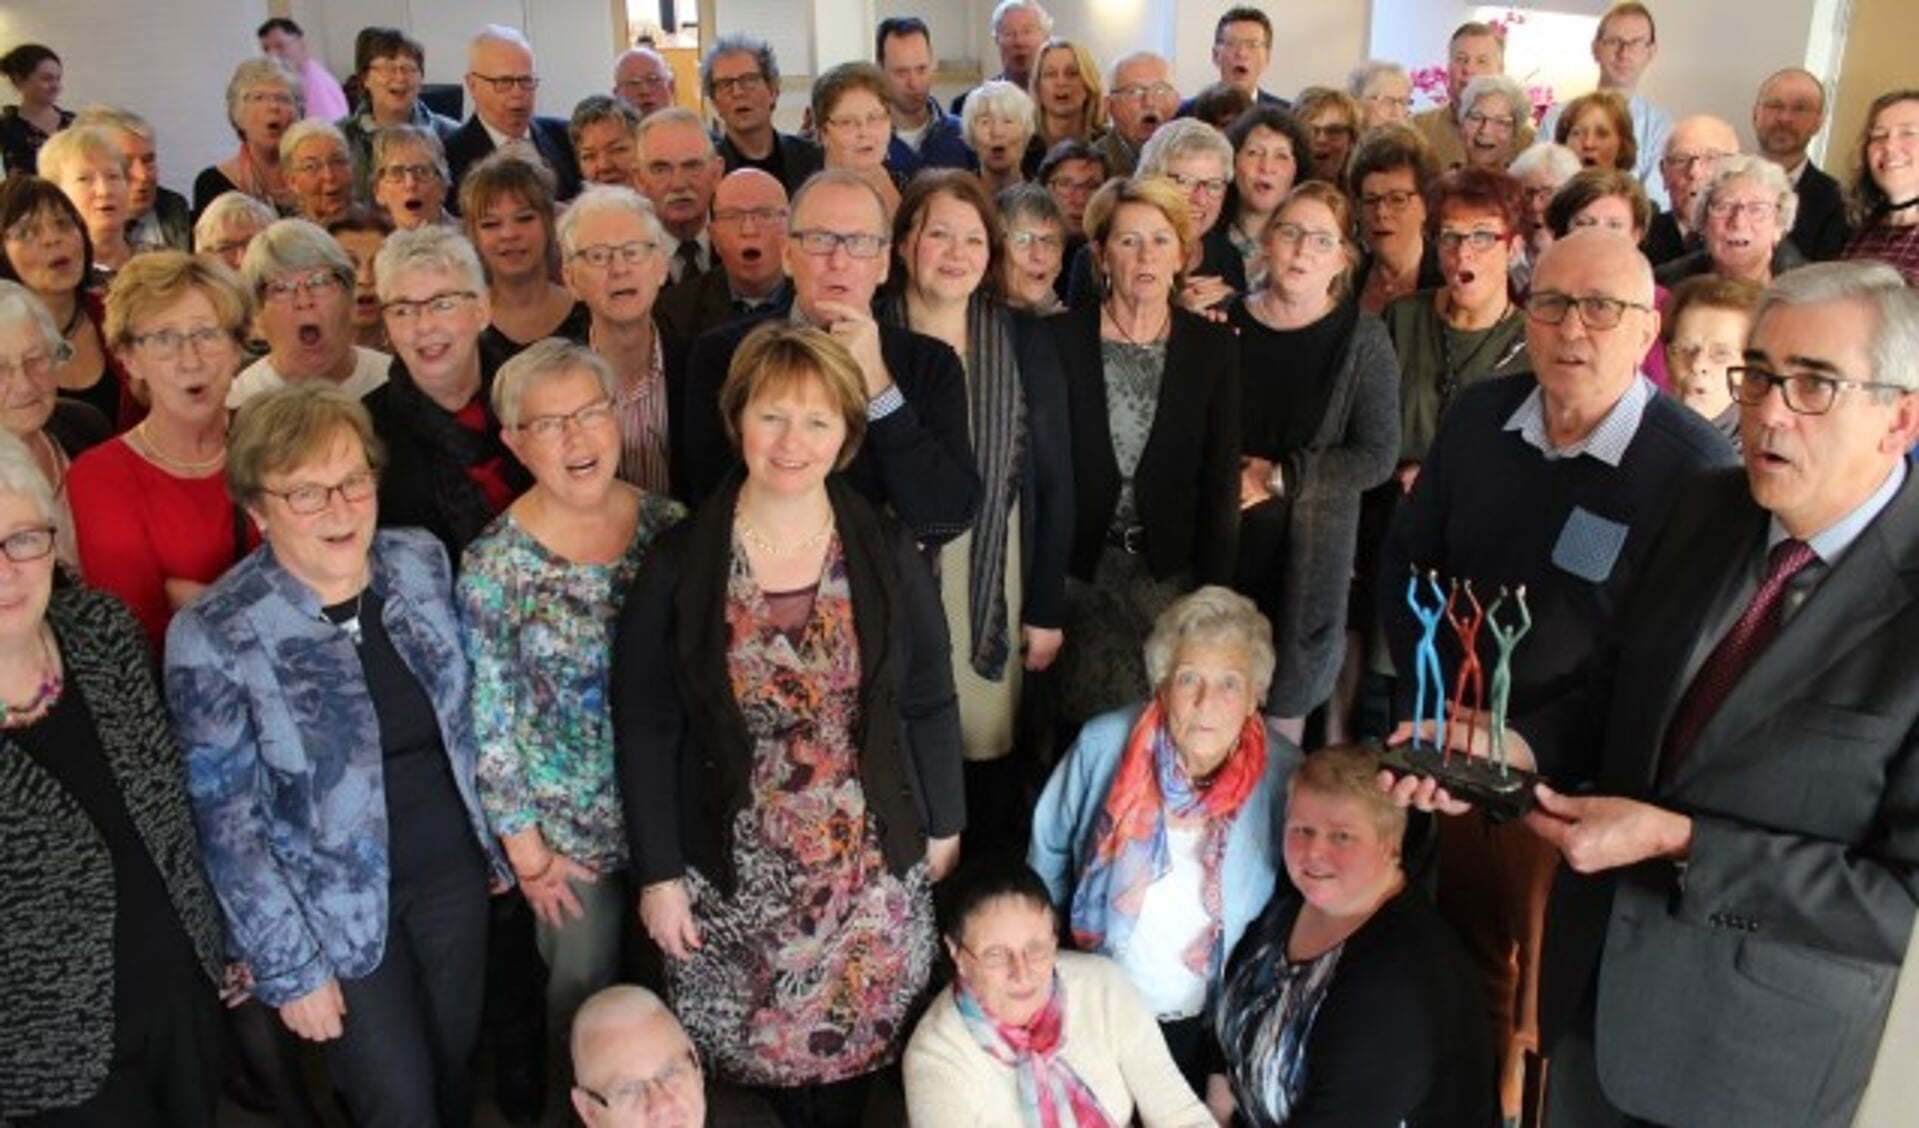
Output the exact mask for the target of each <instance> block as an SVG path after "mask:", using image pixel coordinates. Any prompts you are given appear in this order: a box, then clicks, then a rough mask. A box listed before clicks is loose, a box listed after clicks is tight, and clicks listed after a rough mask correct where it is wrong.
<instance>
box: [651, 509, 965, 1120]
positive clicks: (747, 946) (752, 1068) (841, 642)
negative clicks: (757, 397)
mask: <svg viewBox="0 0 1919 1128" xmlns="http://www.w3.org/2000/svg"><path fill="white" fill-rule="evenodd" d="M792 598H794V597H793V596H791V595H787V596H775V597H773V600H781V601H784V600H789V599H792ZM798 598H801V599H804V596H799V597H798ZM773 600H769V598H768V596H767V595H766V594H765V593H763V592H761V590H760V588H759V585H758V584H757V583H756V582H755V580H754V579H753V575H752V572H751V570H750V569H749V568H748V566H747V563H746V553H745V551H744V550H743V548H742V547H741V546H740V545H739V543H738V542H737V540H736V541H735V543H734V545H733V563H732V573H731V575H730V577H729V579H728V582H727V602H726V623H727V632H728V639H729V641H728V653H727V666H728V671H729V674H730V677H731V681H732V687H733V694H734V697H735V699H736V700H737V701H738V702H739V705H740V712H741V714H742V715H743V716H744V717H745V720H746V730H747V734H748V736H749V737H750V739H751V740H752V742H753V766H752V771H751V779H750V783H749V788H750V791H751V796H752V799H751V802H750V803H749V804H748V806H747V807H746V808H745V809H744V810H742V811H741V812H740V814H739V816H738V818H737V820H736V821H735V823H734V825H733V828H732V829H733V837H732V842H733V856H734V868H735V872H736V874H737V875H738V881H737V884H736V886H735V888H734V891H733V893H732V895H731V896H730V897H722V896H721V895H720V893H719V891H718V890H717V889H716V888H715V887H714V886H713V885H712V883H710V882H709V881H707V880H706V879H705V878H704V877H703V876H702V875H701V874H700V873H699V871H697V870H690V871H689V872H688V875H687V881H688V887H689V890H690V892H691V895H692V899H693V917H694V920H695V922H696V923H697V924H698V926H699V929H700V937H701V940H702V946H701V947H700V948H699V949H698V951H696V952H695V953H694V955H693V957H692V959H690V960H688V961H686V962H684V963H680V964H677V965H672V966H670V967H669V970H668V975H669V978H670V982H669V986H670V987H671V988H672V994H673V998H674V1005H675V1010H676V1011H677V1012H678V1013H679V1016H680V1019H681V1021H682V1022H684V1023H685V1025H686V1028H687V1030H688V1032H689V1033H690V1034H691V1035H692V1037H693V1040H694V1041H695V1042H696V1043H697V1044H698V1045H699V1047H700V1051H701V1053H702V1054H703V1055H704V1056H705V1058H706V1060H707V1061H708V1062H710V1063H711V1064H712V1066H713V1068H714V1071H715V1072H716V1073H718V1074H719V1075H720V1076H721V1077H723V1078H726V1079H727V1080H730V1081H734V1082H738V1083H742V1084H747V1085H761V1086H770V1087H798V1086H805V1085H821V1084H828V1083H831V1082H834V1081H840V1080H844V1079H846V1078H850V1077H857V1076H859V1075H861V1074H864V1073H868V1072H871V1071H872V1070H874V1069H878V1068H880V1067H881V1066H884V1065H886V1064H888V1063H889V1062H891V1061H892V1060H893V1059H894V1058H895V1057H897V1056H898V1053H899V1050H900V1048H901V1047H902V1044H903V1043H904V1041H905V1037H906V1035H907V1034H908V1033H909V1029H908V1022H909V1019H910V1017H911V1014H912V1011H913V1006H914V1004H915V1002H916V1001H917V999H918V997H919V995H920V993H921V991H922V990H923V989H924V988H925V986H926V983H927V979H928V976H929V974H930V971H931V968H932V960H933V953H934V947H935V937H934V929H933V902H932V892H931V886H930V883H929V882H928V879H927V873H926V864H925V863H924V862H921V863H918V864H916V865H915V866H914V867H913V868H912V870H911V871H909V872H908V873H907V875H906V876H905V877H904V878H897V877H895V876H894V875H893V874H892V873H891V872H890V871H889V870H888V869H887V866H886V862H885V859H884V858H883V856H882V855H881V853H880V840H879V834H878V828H877V827H875V826H874V825H873V823H872V821H871V820H870V819H869V818H868V815H867V808H866V796H865V794H864V792H863V791H862V789H861V786H860V778H859V753H858V747H859V744H858V735H859V731H860V706H859V689H860V648H859V640H858V638H857V636H856V635H855V633H854V625H853V603H852V594H851V589H850V588H849V586H848V584H847V578H846V564H845V558H844V556H843V554H842V551H841V547H840V543H839V540H838V538H835V539H834V540H833V542H832V543H831V544H830V546H829V547H828V550H827V554H826V564H825V567H824V569H823V571H822V574H821V577H820V583H819V586H818V589H817V591H816V593H814V595H813V597H812V606H811V610H810V612H809V613H808V614H806V615H805V616H804V618H803V620H802V621H801V622H800V624H799V625H798V626H797V627H796V628H794V629H792V630H791V631H788V630H783V629H781V627H780V626H779V625H778V624H777V623H776V621H775V620H776V616H775V613H774V603H773Z"/></svg>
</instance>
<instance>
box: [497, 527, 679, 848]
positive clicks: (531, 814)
mask: <svg viewBox="0 0 1919 1128" xmlns="http://www.w3.org/2000/svg"><path fill="white" fill-rule="evenodd" d="M684 516H686V510H685V508H684V507H682V506H681V505H680V504H679V503H678V502H675V501H672V500H669V499H667V498H664V497H661V496H659V495H657V494H642V495H641V501H640V515H639V523H638V524H637V525H636V526H635V527H634V529H633V539H632V541H631V542H630V543H629V544H628V545H627V547H626V552H625V553H624V554H622V555H621V556H620V558H619V559H618V560H616V561H614V562H613V563H611V564H576V563H574V562H573V561H571V560H567V559H565V558H564V557H561V556H558V555H556V554H554V553H553V552H552V551H550V550H549V549H547V548H546V546H544V545H542V544H541V543H540V542H539V541H537V540H535V539H534V538H533V536H532V535H531V534H529V533H528V532H527V531H526V529H525V528H523V527H522V526H521V525H520V523H519V522H517V521H515V520H514V519H513V515H512V513H511V512H510V511H509V512H507V513H502V514H501V515H500V516H499V517H497V518H495V519H494V521H493V523H492V524H490V525H488V526H487V528H486V530H485V531H484V532H482V533H481V534H480V535H479V537H477V538H476V539H475V540H474V541H473V543H472V544H470V545H468V546H467V550H466V555H465V558H464V560H463V563H462V565H461V569H460V582H459V604H460V627H461V631H462V633H463V634H464V636H465V646H466V655H467V660H468V661H469V662H471V663H472V664H473V696H472V700H471V709H472V716H473V735H474V737H475V739H476V740H477V741H478V743H479V747H480V759H479V766H478V774H479V783H480V806H481V807H482V808H483V809H484V810H485V811H486V816H487V819H488V821H490V822H491V823H492V824H493V830H494V832H495V833H497V834H500V835H510V834H517V833H519V832H520V831H522V830H525V829H527V828H528V827H531V826H537V827H538V828H539V830H540V835H541V837H542V838H544V839H545V840H546V844H547V845H548V846H549V847H551V848H552V849H554V850H557V851H558V852H560V853H561V854H564V855H566V856H567V857H568V858H571V859H573V860H574V861H576V862H578V863H580V864H581V865H584V866H586V867H587V868H589V869H592V870H594V871H596V872H600V873H607V872H611V871H614V870H620V869H624V868H625V867H626V821H625V819H624V817H623V816H622V814H621V806H620V789H619V785H618V783H617V782H616V781H615V779H614V773H613V718H612V715H611V713H610V712H609V709H608V705H607V677H608V674H609V667H610V666H611V664H612V660H613V625H614V623H615V622H616V621H617V620H618V618H619V614H620V603H621V601H622V600H624V599H625V598H626V593H627V589H628V588H630V587H631V586H632V583H633V577H634V575H635V573H637V572H638V571H639V569H640V563H641V561H642V560H644V559H645V556H646V550H647V546H648V545H650V544H652V543H653V538H654V537H656V536H658V535H659V534H660V533H661V532H663V531H664V530H666V529H667V528H668V527H670V526H671V525H673V524H674V523H675V522H677V521H679V520H680V519H681V518H682V517H684Z"/></svg>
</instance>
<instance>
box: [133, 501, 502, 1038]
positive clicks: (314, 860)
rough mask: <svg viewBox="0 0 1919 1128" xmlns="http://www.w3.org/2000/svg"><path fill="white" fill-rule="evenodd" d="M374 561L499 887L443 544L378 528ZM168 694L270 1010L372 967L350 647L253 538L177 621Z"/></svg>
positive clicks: (365, 779)
mask: <svg viewBox="0 0 1919 1128" xmlns="http://www.w3.org/2000/svg"><path fill="white" fill-rule="evenodd" d="M371 559H372V577H371V583H372V587H373V590H374V591H375V592H377V593H378V594H379V595H380V597H381V599H382V600H384V610H383V612H382V615H381V622H382V624H384V626H385V627H386V631H387V634H388V636H389V637H390V638H391V639H392V641H393V647H394V649H395V650H397V651H398V652H399V654H400V657H401V659H402V660H403V661H405V662H406V664H407V667H408V668H409V669H411V670H412V671H413V675H414V676H415V677H416V678H418V679H419V681H420V686H421V688H422V689H424V690H425V691H426V694H427V696H428V697H429V698H430V699H431V700H432V702H433V711H434V713H435V714H436V715H437V716H438V717H439V721H440V736H441V739H442V741H443V742H444V744H445V745H446V749H447V755H448V757H449V758H450V759H451V761H452V768H453V779H454V782H455V784H456V786H457V787H458V788H459V792H460V799H461V802H462V803H463V804H464V806H465V807H466V811H467V819H468V821H469V822H470V823H471V825H472V828H473V834H474V837H475V839H476V840H477V841H478V842H479V843H480V845H481V848H482V849H483V850H485V851H486V854H487V857H488V858H489V860H490V862H491V864H492V867H493V869H494V876H495V878H496V879H504V878H506V877H507V876H509V871H508V870H507V869H506V866H505V861H504V859H503V858H501V856H500V854H499V851H498V847H497V846H496V845H495V843H494V840H493V835H492V833H491V832H490V831H489V830H488V829H487V825H486V818H485V816H484V815H482V814H481V813H480V801H479V795H478V792H477V791H476V789H475V787H474V780H473V767H474V761H475V754H476V746H475V743H474V740H473V732H472V729H471V727H470V725H469V722H468V716H467V682H468V672H467V664H466V658H465V655H464V652H463V651H462V650H461V648H460V633H459V624H458V622H457V619H456V614H455V611H454V605H453V578H452V569H451V568H450V567H449V566H448V564H447V558H446V550H445V549H443V548H442V547H441V546H440V542H439V541H437V540H435V539H433V537H432V536H431V535H430V534H427V533H424V532H421V531H419V530H417V529H382V530H380V531H379V532H377V533H375V534H374V540H373V548H372V554H371ZM166 688H167V702H168V705H169V707H170V708H171V710H172V712H173V723H174V728H175V729H176V731H177V734H178V736H179V739H180V745H181V747H182V749H183V750H184V752H185V754H186V761H187V790H188V793H189V795H190V797H191V799H192V801H193V815H194V820H195V822H196V823H197V824H198V825H199V828H200V842H201V848H202V852H203V853H204V855H205V858H206V866H207V873H208V876H209V877H210V878H211V879H212V883H213V889H214V892H215V894H216V895H217V896H218V897H219V900H220V905H221V908H222V909H224V910H225V913H226V919H227V927H228V936H229V945H230V947H231V949H232V955H233V956H234V957H235V958H237V959H241V960H244V961H246V963H247V964H248V965H249V966H250V967H251V968H252V970H253V977H254V983H255V987H254V994H256V995H258V996H259V997H260V999H261V1000H262V1001H264V1002H266V1003H267V1004H269V1005H272V1006H280V1005H282V1004H284V1003H287V1002H291V1001H292V1000H294V999H297V998H299V997H301V996H302V995H305V994H308V993H309V992H311V991H313V990H315V989H317V988H318V987H320V986H321V985H322V984H324V983H325V982H326V981H327V980H328V979H330V978H340V979H355V978H359V977H361V976H364V975H366V974H368V973H370V972H371V971H373V969H374V968H376V967H378V966H379V964H380V958H381V956H382V954H383V953H384V951H385V947H386V925H387V825H386V794H385V790H384V780H385V776H384V771H383V768H384V764H383V753H382V751H381V747H380V728H379V720H378V718H377V717H376V716H375V714H374V711H373V699H372V697H371V696H370V695H369V694H368V693H367V687H366V680H365V676H364V674H363V673H362V671H361V668H360V659H359V655H358V654H357V653H356V652H355V650H354V646H353V642H352V640H351V639H349V638H348V637H347V635H346V632H344V631H341V630H339V629H338V628H336V627H334V626H333V625H332V624H331V623H329V622H327V620H326V619H325V617H324V616H323V615H322V614H321V611H320V601H319V599H318V597H317V596H315V595H314V593H313V591H312V590H311V589H309V588H308V587H307V586H306V585H304V584H302V583H301V582H300V581H299V580H297V579H295V578H294V577H293V576H292V575H291V574H289V573H288V572H287V571H286V569H284V568H282V567H281V566H280V564H279V562H278V561H276V560H275V559H274V557H273V551H272V549H271V548H269V547H265V546H263V547H261V548H259V549H256V550H255V551H254V552H253V553H252V554H251V555H249V556H247V557H246V558H245V559H243V560H241V561H240V562H239V563H238V564H236V565H234V566H233V568H232V569H231V570H230V571H228V572H227V574H226V575H225V576H223V577H221V578H220V580H219V582H217V583H215V584H214V585H213V587H212V588H211V589H209V590H208V591H207V593H206V595H205V597H204V598H203V599H201V600H200V602H198V603H196V604H194V605H193V606H192V607H189V608H186V609H184V610H182V611H181V612H180V613H179V614H177V615H175V616H174V617H173V623H172V626H171V627H170V628H169V629H168V631H167V660H166Z"/></svg>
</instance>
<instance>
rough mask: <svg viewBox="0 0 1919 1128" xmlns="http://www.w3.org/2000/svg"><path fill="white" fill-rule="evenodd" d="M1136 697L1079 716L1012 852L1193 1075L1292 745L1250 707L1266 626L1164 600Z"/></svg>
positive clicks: (1266, 880)
mask: <svg viewBox="0 0 1919 1128" xmlns="http://www.w3.org/2000/svg"><path fill="white" fill-rule="evenodd" d="M1145 659H1146V672H1147V677H1148V678H1149V679H1150V682H1151V685H1152V687H1153V688H1152V697H1151V699H1150V700H1149V701H1147V702H1146V703H1144V704H1143V705H1130V706H1127V707H1125V708H1123V709H1118V710H1115V711H1113V712H1110V713H1105V714H1103V715H1101V716H1098V717H1095V718H1093V719H1092V720H1091V721H1088V722H1087V724H1086V727H1085V728H1083V729H1081V730H1080V733H1079V739H1078V740H1076V741H1075V742H1074V744H1073V747H1072V748H1071V749H1070V750H1069V751H1068V752H1067V753H1066V756H1065V758H1064V759H1062V760H1061V761H1060V763H1059V766H1058V767H1057V768H1055V769H1054V770H1053V776H1052V778H1051V779H1050V780H1048V781H1047V784H1046V790H1045V792H1044V793H1043V794H1042V795H1041V796H1040V799H1039V805H1038V807H1037V808H1035V810H1034V812H1033V843H1032V848H1031V850H1030V851H1029V852H1028V854H1027V861H1028V862H1029V864H1031V865H1032V867H1033V869H1034V871H1035V872H1037V873H1038V874H1039V875H1040V878H1041V879H1042V880H1044V881H1045V882H1046V887H1047V889H1048V890H1049V891H1050V892H1051V894H1052V898H1053V903H1054V905H1056V906H1058V908H1059V910H1060V914H1061V915H1062V916H1064V917H1066V918H1067V921H1068V923H1069V924H1070V925H1071V933H1072V938H1073V943H1074V945H1075V946H1076V947H1078V948H1079V949H1080V950H1082V951H1087V952H1098V953H1100V954H1102V955H1106V956H1110V957H1112V958H1113V959H1114V960H1116V961H1118V963H1119V965H1120V967H1121V968H1122V969H1124V970H1125V971H1126V974H1127V978H1129V979H1131V980H1132V982H1133V985H1134V986H1135V987H1137V988H1138V989H1139V992H1140V994H1141V995H1143V996H1144V997H1145V1000H1146V1009H1147V1011H1148V1013H1151V1014H1156V1015H1158V1016H1159V1019H1160V1029H1161V1030H1162V1031H1163V1032H1164V1033H1165V1035H1166V1041H1167V1046H1168V1047H1169V1048H1170V1049H1171V1050H1172V1052H1173V1060H1174V1061H1176V1062H1177V1063H1179V1067H1180V1071H1181V1072H1182V1073H1184V1074H1185V1075H1186V1077H1187V1079H1188V1080H1189V1082H1192V1083H1193V1087H1194V1088H1195V1089H1196V1090H1202V1091H1203V1087H1204V1071H1203V1068H1202V1052H1201V1051H1202V1049H1203V1047H1204V1044H1205V1033H1206V1014H1207V1007H1208V1005H1209V1001H1210V1000H1211V999H1212V998H1213V997H1214V995H1216V993H1217V990H1218V986H1219V982H1220V977H1221V975H1222V974H1223V973H1224V972H1225V970H1226V957H1227V956H1228V955H1229V954H1231V952H1232V950H1233V946H1234V945H1235V944H1237V943H1238V942H1239V937H1240V934H1241V933H1242V932H1244V931H1245V929H1246V926H1247V925H1248V924H1250V923H1251V922H1252V921H1253V920H1254V919H1256V918H1257V917H1258V916H1259V913H1260V910H1261V909H1262V908H1264V907H1265V904H1266V901H1267V898H1269V897H1270V896H1272V892H1273V879H1274V875H1275V874H1276V873H1277V871H1278V868H1279V856H1278V850H1277V835H1276V834H1275V833H1274V832H1275V830H1276V828H1277V826H1278V825H1279V818H1280V811H1281V807H1282V802H1281V795H1282V789H1283V788H1284V786H1285V782H1286V778H1287V776H1289V775H1290V774H1291V773H1292V770H1293V769H1294V768H1295V767H1297V766H1298V764H1299V750H1298V749H1297V748H1296V747H1294V746H1293V744H1292V743H1291V742H1290V741H1288V740H1287V739H1286V738H1285V736H1283V735H1282V734H1281V733H1280V731H1279V730H1278V729H1277V728H1275V727H1274V726H1272V725H1271V724H1270V723H1269V722H1267V721H1266V720H1265V719H1264V718H1263V717H1262V716H1261V715H1260V703H1261V702H1262V701H1264V700H1265V699H1266V692H1267V688H1268V687H1269V686H1270V685H1271V683H1272V680H1273V668H1274V661H1275V658H1274V652H1273V633H1272V628H1271V626H1269V625H1268V624H1267V621H1266V617H1265V616H1264V615H1262V614H1260V612H1259V608H1257V607H1255V606H1254V605H1253V602H1252V601H1251V600H1249V599H1247V598H1246V597H1245V596H1243V595H1239V594H1237V593H1235V592H1232V591H1230V590H1228V589H1226V588H1223V587H1216V586H1208V587H1203V588H1200V589H1199V590H1197V591H1195V592H1193V593H1191V594H1190V595H1186V596H1184V597H1182V598H1180V599H1178V600H1176V601H1174V602H1173V603H1172V604H1171V605H1170V606H1168V607H1167V608H1166V610H1165V611H1164V612H1163V613H1162V614H1161V615H1160V616H1159V619H1158V620H1157V621H1156V622H1155V623H1154V624H1153V631H1152V634H1151V635H1149V636H1148V637H1147V639H1146V646H1145Z"/></svg>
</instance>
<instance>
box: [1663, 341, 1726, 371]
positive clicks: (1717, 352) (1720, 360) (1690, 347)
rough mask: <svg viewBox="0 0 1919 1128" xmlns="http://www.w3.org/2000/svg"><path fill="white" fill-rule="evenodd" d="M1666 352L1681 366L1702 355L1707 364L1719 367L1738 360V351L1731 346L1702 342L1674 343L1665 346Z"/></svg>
mask: <svg viewBox="0 0 1919 1128" xmlns="http://www.w3.org/2000/svg"><path fill="white" fill-rule="evenodd" d="M1666 351H1667V352H1668V353H1670V354H1672V356H1673V357H1674V358H1676V359H1677V360H1679V361H1680V362H1681V363H1682V364H1691V363H1692V362H1693V360H1694V358H1696V357H1698V356H1700V355H1702V354H1703V355H1704V356H1705V358H1706V362H1707V363H1709V364H1717V365H1721V366H1725V365H1730V364H1732V363H1733V362H1734V361H1736V360H1738V359H1739V350H1738V349H1736V348H1734V347H1733V346H1731V345H1722V344H1707V343H1706V342H1704V341H1674V342H1673V343H1672V344H1670V345H1667V346H1666Z"/></svg>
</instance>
